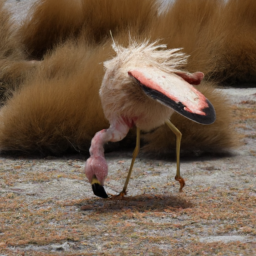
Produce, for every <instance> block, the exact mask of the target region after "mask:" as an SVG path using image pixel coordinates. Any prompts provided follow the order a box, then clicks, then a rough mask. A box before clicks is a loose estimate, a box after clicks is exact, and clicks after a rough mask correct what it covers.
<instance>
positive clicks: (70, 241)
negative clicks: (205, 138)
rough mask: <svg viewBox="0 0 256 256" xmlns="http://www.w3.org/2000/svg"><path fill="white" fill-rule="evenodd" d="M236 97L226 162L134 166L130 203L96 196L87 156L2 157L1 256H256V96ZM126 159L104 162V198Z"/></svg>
mask: <svg viewBox="0 0 256 256" xmlns="http://www.w3.org/2000/svg"><path fill="white" fill-rule="evenodd" d="M222 90H223V92H224V93H227V94H228V95H230V99H232V104H233V111H234V113H233V114H234V115H236V116H237V118H238V120H239V125H238V129H239V131H240V132H241V133H243V134H244V135H245V138H244V139H243V143H242V145H241V146H240V147H239V148H238V149H236V150H234V151H232V152H231V153H230V154H227V155H215V156H214V155H208V156H197V157H196V156H193V157H190V158H188V157H186V158H182V161H181V170H182V175H183V177H184V178H185V179H186V187H185V188H184V192H183V193H179V185H178V183H177V182H176V181H174V175H175V166H176V165H175V162H174V161H173V158H172V159H171V160H168V159H166V160H159V159H152V158H151V159H148V158H144V157H143V156H142V155H140V156H139V157H138V159H137V160H136V163H135V168H134V173H133V175H132V179H131V181H130V184H129V196H128V197H127V198H126V199H125V200H120V201H117V200H115V201H113V200H104V199H99V198H96V197H95V196H94V195H93V193H92V191H91V186H90V184H88V183H87V181H86V179H85V176H84V173H83V166H84V162H85V159H86V157H81V156H70V157H65V158H44V159H40V158H38V159H36V158H33V159H28V158H23V157H21V156H20V157H19V156H18V157H13V156H1V157H0V176H1V179H0V255H1V256H3V255H15V256H16V255H256V229H255V227H256V185H255V184H256V175H255V165H256V159H255V156H256V143H255V140H256V129H255V128H256V121H255V120H256V89H222ZM131 155H132V152H130V151H128V152H126V151H124V152H112V153H108V154H107V155H106V157H107V160H108V162H109V170H110V174H109V177H108V179H107V181H106V190H107V192H108V193H111V194H116V193H118V192H120V191H121V189H122V186H123V183H124V180H125V177H126V174H127V169H128V167H129V165H130V160H131Z"/></svg>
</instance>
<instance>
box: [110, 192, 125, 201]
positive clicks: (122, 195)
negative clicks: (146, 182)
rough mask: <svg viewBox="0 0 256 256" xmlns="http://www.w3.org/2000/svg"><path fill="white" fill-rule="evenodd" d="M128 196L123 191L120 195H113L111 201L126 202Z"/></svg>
mask: <svg viewBox="0 0 256 256" xmlns="http://www.w3.org/2000/svg"><path fill="white" fill-rule="evenodd" d="M126 195H127V191H126V190H123V191H121V192H120V193H119V194H118V195H112V196H111V197H110V198H109V199H110V200H124V199H125V196H126Z"/></svg>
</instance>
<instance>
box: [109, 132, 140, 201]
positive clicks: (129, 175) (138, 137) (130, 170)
mask: <svg viewBox="0 0 256 256" xmlns="http://www.w3.org/2000/svg"><path fill="white" fill-rule="evenodd" d="M139 151H140V129H139V128H137V136H136V147H135V149H134V151H133V155H132V162H131V165H130V169H129V172H128V175H127V177H126V181H125V184H124V187H123V190H122V191H121V193H120V194H119V195H117V196H112V197H111V198H112V199H122V198H123V197H124V196H125V195H126V189H127V186H128V183H129V180H130V177H131V174H132V168H133V165H134V162H135V159H136V157H137V155H138V153H139Z"/></svg>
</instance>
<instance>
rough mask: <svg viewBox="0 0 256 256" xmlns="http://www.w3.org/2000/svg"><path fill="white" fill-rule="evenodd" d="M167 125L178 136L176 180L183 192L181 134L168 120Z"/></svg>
mask: <svg viewBox="0 0 256 256" xmlns="http://www.w3.org/2000/svg"><path fill="white" fill-rule="evenodd" d="M165 123H166V124H167V126H168V127H169V128H170V129H171V130H172V132H173V133H174V134H175V135H176V161H177V171H176V176H175V180H177V181H179V183H180V192H182V188H183V187H184V186H185V181H184V179H183V178H182V177H181V176H180V143H181V137H182V134H181V132H180V131H179V130H178V129H177V128H176V127H175V126H174V125H173V124H172V123H171V121H170V120H166V121H165Z"/></svg>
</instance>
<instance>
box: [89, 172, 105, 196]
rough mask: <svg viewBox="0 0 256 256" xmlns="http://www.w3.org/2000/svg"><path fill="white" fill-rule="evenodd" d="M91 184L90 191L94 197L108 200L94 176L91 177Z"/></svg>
mask: <svg viewBox="0 0 256 256" xmlns="http://www.w3.org/2000/svg"><path fill="white" fill-rule="evenodd" d="M91 184H92V191H93V193H94V195H95V196H98V197H101V198H108V195H107V193H106V191H105V189H104V187H103V186H102V185H101V184H100V182H99V181H98V179H97V177H96V176H94V177H93V179H92V182H91Z"/></svg>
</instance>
